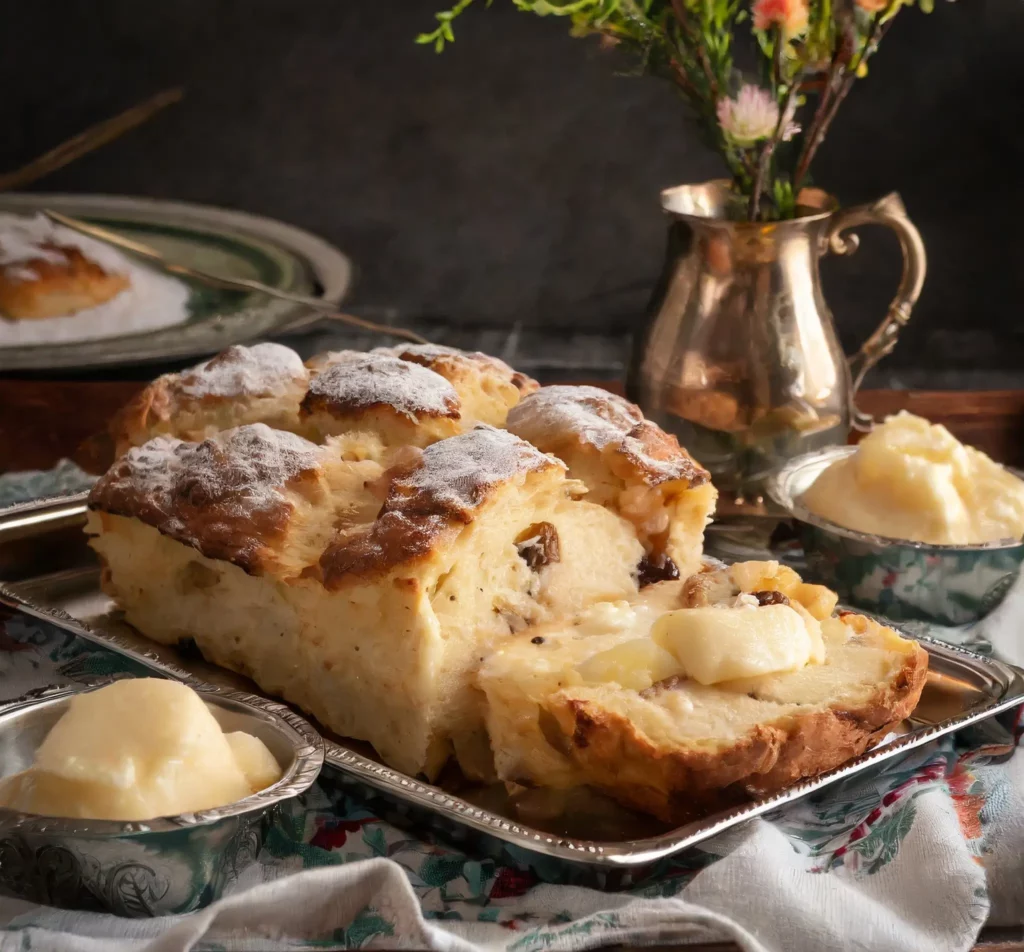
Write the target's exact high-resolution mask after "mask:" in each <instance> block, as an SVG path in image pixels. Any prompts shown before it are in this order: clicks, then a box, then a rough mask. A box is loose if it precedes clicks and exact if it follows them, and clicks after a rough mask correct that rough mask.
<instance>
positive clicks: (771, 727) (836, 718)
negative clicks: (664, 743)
mask: <svg viewBox="0 0 1024 952" xmlns="http://www.w3.org/2000/svg"><path fill="white" fill-rule="evenodd" d="M927 674H928V655H927V653H926V652H925V651H924V649H923V648H921V647H920V646H919V645H914V647H913V650H912V651H911V652H909V653H908V655H907V657H906V660H905V662H904V665H903V668H902V669H901V670H900V672H899V673H898V675H897V676H896V677H895V678H894V679H892V681H891V682H890V683H889V684H887V685H885V686H884V687H882V688H880V689H879V690H878V691H877V692H876V693H875V695H874V696H873V697H871V698H870V699H869V700H868V701H867V702H866V703H865V704H863V705H861V706H860V707H858V708H845V709H844V708H840V707H834V708H826V709H824V710H820V709H819V710H815V711H813V712H808V713H807V714H797V715H795V716H787V717H785V718H782V719H781V721H780V723H777V724H761V725H757V726H756V727H754V728H753V729H752V730H751V731H750V732H749V733H748V734H747V735H746V736H745V737H743V738H741V739H740V740H737V741H736V742H735V743H734V744H732V745H731V746H730V747H728V748H725V749H722V748H714V749H709V750H707V751H702V750H697V749H688V750H672V751H664V750H660V749H659V748H657V747H656V746H655V745H654V744H653V743H651V741H650V740H649V739H648V738H647V737H646V736H644V735H643V734H642V733H640V732H639V731H638V730H637V729H636V728H635V727H634V725H633V724H632V723H631V722H629V721H628V720H627V719H626V718H624V717H622V716H621V715H619V714H616V713H613V712H609V711H607V710H604V709H601V708H600V707H598V706H596V705H594V704H591V703H589V702H587V701H584V700H579V699H574V698H568V697H566V698H563V699H562V700H561V702H560V703H559V702H557V701H556V704H555V705H554V706H553V707H552V708H551V710H552V713H553V714H554V716H555V718H556V719H557V721H558V724H559V726H560V728H561V730H562V731H563V733H564V734H565V736H566V737H567V738H570V739H571V757H572V759H573V760H574V761H576V762H577V763H579V764H580V766H581V767H583V769H584V770H586V771H587V772H588V773H590V774H591V775H592V776H606V777H607V776H615V777H616V778H617V779H616V784H615V786H614V787H613V788H609V790H608V793H609V794H610V795H611V796H613V797H615V798H616V799H617V800H619V801H620V802H622V803H624V804H626V805H627V806H630V807H635V808H637V809H640V810H645V811H647V812H649V813H652V814H654V815H655V816H657V817H659V818H660V819H662V820H665V821H666V822H669V823H678V822H685V821H686V820H688V819H692V818H693V816H694V815H695V814H699V813H700V812H701V811H702V810H706V809H708V808H709V807H711V806H714V805H720V804H721V802H722V801H723V800H725V801H729V800H730V799H733V800H735V799H736V798H737V795H743V796H749V797H759V796H764V795H767V794H771V793H775V792H777V791H779V790H781V789H783V788H785V787H787V786H789V785H791V784H793V783H795V782H796V781H798V780H800V779H802V778H805V777H813V776H817V775H818V774H821V773H824V772H825V771H828V770H831V769H833V768H834V767H838V766H839V765H841V764H843V763H845V762H846V761H847V760H849V759H850V758H852V757H856V756H858V755H860V754H862V753H863V752H864V751H865V750H867V749H868V747H870V746H871V745H872V744H873V743H875V742H877V741H878V740H880V739H881V738H882V737H884V736H885V734H886V733H888V732H889V731H890V730H891V729H892V728H893V727H895V726H896V725H897V724H898V723H899V722H900V721H902V720H903V719H904V718H906V717H908V716H909V715H910V713H911V712H912V711H913V710H914V708H915V707H916V705H917V702H918V701H919V699H920V697H921V691H922V690H923V689H924V685H925V681H926V680H927Z"/></svg>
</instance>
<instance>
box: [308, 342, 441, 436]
mask: <svg viewBox="0 0 1024 952" xmlns="http://www.w3.org/2000/svg"><path fill="white" fill-rule="evenodd" d="M325 364H326V365H325ZM320 366H321V367H322V368H323V369H322V370H321V371H320V373H319V374H318V375H317V376H316V377H314V378H313V382H312V383H311V384H310V385H309V393H308V394H307V397H306V401H304V406H305V407H306V408H307V409H313V408H319V407H323V408H324V409H326V410H327V412H328V413H331V414H334V415H346V416H347V415H351V414H353V413H358V412H360V411H363V410H368V409H370V408H372V407H379V406H390V407H393V408H394V409H395V410H397V411H398V412H399V413H401V414H402V415H404V416H406V417H408V418H409V419H410V420H412V421H413V422H415V421H416V420H418V419H419V418H420V417H424V416H433V417H450V418H452V419H458V418H459V415H460V408H461V404H460V402H459V396H458V394H457V393H456V392H455V388H454V387H453V386H452V385H451V384H450V383H449V382H448V381H447V380H445V378H444V377H442V376H441V375H440V374H436V373H434V371H432V370H430V369H428V368H426V367H421V366H420V365H419V364H414V363H409V362H408V361H405V360H399V359H398V358H397V357H393V356H391V355H389V354H382V353H377V352H374V353H369V354H364V353H359V352H358V351H351V350H349V351H338V352H337V353H333V354H329V355H327V357H326V360H325V362H321V364H320Z"/></svg>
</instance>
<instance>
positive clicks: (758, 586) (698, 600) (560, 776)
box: [478, 562, 927, 822]
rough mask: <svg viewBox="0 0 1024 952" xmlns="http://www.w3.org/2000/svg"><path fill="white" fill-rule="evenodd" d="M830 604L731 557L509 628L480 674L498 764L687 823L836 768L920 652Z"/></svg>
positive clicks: (899, 704)
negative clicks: (679, 577) (612, 599)
mask: <svg viewBox="0 0 1024 952" xmlns="http://www.w3.org/2000/svg"><path fill="white" fill-rule="evenodd" d="M835 604H836V597H835V595H834V594H833V593H831V592H829V591H828V589H825V588H823V587H822V586H816V585H807V584H805V583H803V582H801V581H800V579H799V577H798V576H797V575H796V574H795V573H794V572H792V571H791V570H789V569H787V568H785V567H780V566H779V565H778V564H777V563H774V562H757V563H739V564H737V565H735V566H733V567H732V568H731V569H720V570H717V571H713V572H704V573H701V574H698V575H696V576H693V577H691V578H690V579H687V580H685V581H674V582H661V583H658V584H656V585H652V586H651V587H649V588H648V589H646V590H645V591H643V592H642V593H640V594H639V595H638V596H636V597H634V598H632V599H629V600H626V601H623V602H620V603H606V604H600V605H595V606H592V607H590V608H588V609H586V610H584V611H583V612H581V613H580V614H578V615H577V616H576V617H575V618H573V619H571V620H570V621H568V622H564V621H563V622H558V623H555V624H553V625H546V626H540V627H538V628H536V629H532V630H531V631H530V632H527V633H526V634H524V635H521V636H519V637H515V638H512V639H510V640H509V641H508V642H507V643H506V644H505V645H503V646H502V647H500V648H499V649H498V650H497V651H496V652H495V653H494V654H492V655H491V657H489V658H488V659H487V660H486V661H485V662H484V664H483V665H482V667H481V670H480V673H479V675H478V682H479V684H480V687H481V689H482V690H483V691H484V693H485V695H486V698H487V728H488V731H489V734H490V738H491V742H492V745H493V748H494V751H495V756H496V767H497V772H498V775H499V776H500V777H502V778H503V779H504V780H506V781H508V782H510V783H515V784H521V785H526V786H552V787H574V786H579V785H583V784H587V785H592V786H595V787H598V788H601V789H603V790H605V791H606V792H608V793H609V794H610V795H611V796H613V797H614V798H616V799H617V800H619V801H620V802H621V803H623V804H625V805H627V806H630V807H634V808H638V809H640V810H644V811H646V812H649V813H653V814H655V815H656V816H658V817H660V818H662V819H663V820H666V821H668V822H682V821H685V820H686V819H687V818H692V817H693V816H694V815H695V814H697V813H700V812H702V811H705V810H707V809H708V808H710V807H713V806H720V805H722V804H726V803H729V802H733V801H735V800H738V799H741V798H742V797H744V796H747V795H750V794H764V793H769V792H772V791H776V790H778V789H781V788H783V787H785V786H787V785H789V784H791V783H793V782H794V781H797V780H799V779H800V778H803V777H809V776H813V775H815V774H819V773H821V772H823V771H826V770H829V769H830V768H832V767H836V766H838V765H839V764H842V763H843V762H844V761H846V760H848V759H850V758H851V757H854V756H856V755H858V754H860V753H862V752H863V751H864V750H865V749H867V748H868V747H869V746H870V745H872V744H873V743H875V742H876V741H878V740H879V739H880V738H882V737H883V736H885V734H886V733H888V732H889V731H890V730H892V728H893V727H894V726H895V725H897V724H898V723H899V722H900V721H901V720H903V719H904V718H906V717H907V716H908V715H909V714H910V712H911V711H912V710H913V709H914V707H915V705H916V704H917V701H918V700H919V698H920V695H921V691H922V688H923V686H924V683H925V679H926V673H927V654H926V652H925V651H924V650H923V649H922V648H921V647H920V646H919V645H918V644H917V643H916V642H914V641H910V640H908V639H905V638H902V637H900V635H898V634H897V633H896V632H895V631H893V630H892V629H890V628H886V627H884V626H882V625H880V624H878V623H877V622H874V621H872V620H870V619H868V618H865V617H864V616H861V615H856V614H852V613H850V612H840V613H839V614H838V615H834V614H833V610H834V608H835ZM773 668H774V669H779V670H771V669H773Z"/></svg>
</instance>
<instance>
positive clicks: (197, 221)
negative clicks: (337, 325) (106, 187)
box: [0, 192, 352, 371]
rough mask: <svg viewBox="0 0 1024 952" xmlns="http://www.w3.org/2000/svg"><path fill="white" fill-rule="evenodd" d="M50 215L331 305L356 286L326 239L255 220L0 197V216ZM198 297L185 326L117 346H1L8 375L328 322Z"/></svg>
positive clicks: (125, 338)
mask: <svg viewBox="0 0 1024 952" xmlns="http://www.w3.org/2000/svg"><path fill="white" fill-rule="evenodd" d="M43 208H50V209H53V210H54V211H58V212H62V213H64V214H65V215H69V216H71V217H73V218H80V219H82V220H84V221H88V222H91V223H94V224H96V225H100V226H102V227H104V228H109V229H110V230H111V231H117V232H119V233H121V234H123V235H125V236H126V237H128V238H133V239H135V240H137V241H140V242H143V243H144V244H148V245H151V246H152V247H154V248H156V249H157V250H158V251H160V252H162V253H163V254H165V255H166V256H167V257H168V259H169V260H172V261H175V262H178V263H180V264H184V265H190V266H192V267H195V268H199V269H201V270H205V271H208V272H212V273H214V274H222V275H224V276H225V277H228V278H251V279H255V280H257V281H260V282H262V283H263V284H269V285H271V286H273V287H276V288H280V289H282V290H287V291H294V292H296V293H299V294H306V295H314V296H318V297H322V298H323V299H324V300H325V301H327V302H329V303H331V304H338V303H340V301H341V300H342V298H343V297H344V296H345V293H346V292H347V290H348V288H349V285H350V284H351V280H352V265H351V262H350V261H349V259H348V258H347V257H346V256H345V255H343V254H342V253H341V252H340V251H339V250H338V249H337V248H334V247H333V246H331V245H329V244H328V243H327V242H326V241H324V240H323V239H322V238H318V237H317V236H316V235H312V234H310V233H309V232H307V231H303V230H302V229H300V228H296V227H294V226H292V225H286V224H284V223H283V222H279V221H274V220H273V219H271V218H264V217H262V216H260V215H252V214H249V213H248V212H240V211H234V210H231V209H226V208H215V207H213V206H209V205H191V204H187V203H185V202H171V201H160V200H157V199H150V198H134V197H128V196H120V195H61V194H44V193H35V192H32V193H20V194H18V193H11V194H0V213H14V214H26V215H29V214H34V213H36V212H38V211H40V210H41V209H43ZM189 292H190V293H189V297H188V303H187V311H188V314H187V316H186V318H185V319H184V320H183V321H182V322H181V323H177V324H173V325H171V326H168V327H162V328H159V329H155V330H148V331H137V332H134V333H130V334H124V335H121V336H116V337H103V338H98V339H92V338H90V339H85V340H74V339H65V340H62V341H60V342H57V343H44V344H14V345H10V344H8V345H4V346H0V371H17V370H49V369H56V368H79V369H85V368H91V367H102V366H110V365H114V364H127V363H144V362H147V361H159V360H172V359H176V358H187V357H198V356H202V355H206V354H212V353H216V352H217V351H219V350H222V349H223V348H225V347H227V346H229V345H231V344H237V343H241V342H242V341H247V340H251V339H253V338H257V337H266V336H270V335H273V334H280V333H282V332H285V331H290V330H295V329H297V328H299V327H301V326H303V325H305V324H308V323H312V322H314V321H316V320H318V319H319V315H317V314H315V313H312V312H311V311H310V310H309V308H306V307H303V306H302V305H300V304H292V303H291V302H288V301H279V300H274V299H272V298H269V297H267V296H266V295H262V294H258V293H243V292H238V291H223V290H219V289H215V288H211V287H209V286H206V285H201V284H198V283H189ZM59 320H64V318H59Z"/></svg>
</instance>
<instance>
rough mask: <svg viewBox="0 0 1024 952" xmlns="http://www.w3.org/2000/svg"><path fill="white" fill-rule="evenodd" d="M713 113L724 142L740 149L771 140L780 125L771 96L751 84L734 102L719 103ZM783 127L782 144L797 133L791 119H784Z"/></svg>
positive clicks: (777, 112) (724, 101) (746, 86)
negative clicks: (715, 115)
mask: <svg viewBox="0 0 1024 952" xmlns="http://www.w3.org/2000/svg"><path fill="white" fill-rule="evenodd" d="M716 111H717V113H718V122H719V124H720V125H721V127H722V131H723V132H724V133H725V135H726V138H727V139H729V141H731V142H732V143H734V144H735V145H738V146H739V147H740V148H741V149H748V148H750V147H751V146H752V145H754V144H755V143H756V142H760V141H761V140H762V139H768V138H770V137H771V136H773V135H774V134H775V127H776V126H777V125H778V124H779V106H778V103H776V102H775V100H774V99H772V97H771V93H769V92H768V91H767V90H765V89H761V88H760V87H758V86H753V85H751V84H750V83H747V84H746V85H744V86H743V87H742V88H741V89H740V91H739V93H738V95H737V96H736V98H735V99H720V100H718V106H717V107H716ZM784 126H785V128H784V129H783V132H782V138H783V139H784V140H788V139H791V138H792V137H793V136H794V135H796V134H797V133H798V132H799V131H800V127H799V126H798V125H797V124H796V123H795V122H793V121H792V117H791V116H787V117H786V121H785V123H784Z"/></svg>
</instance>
